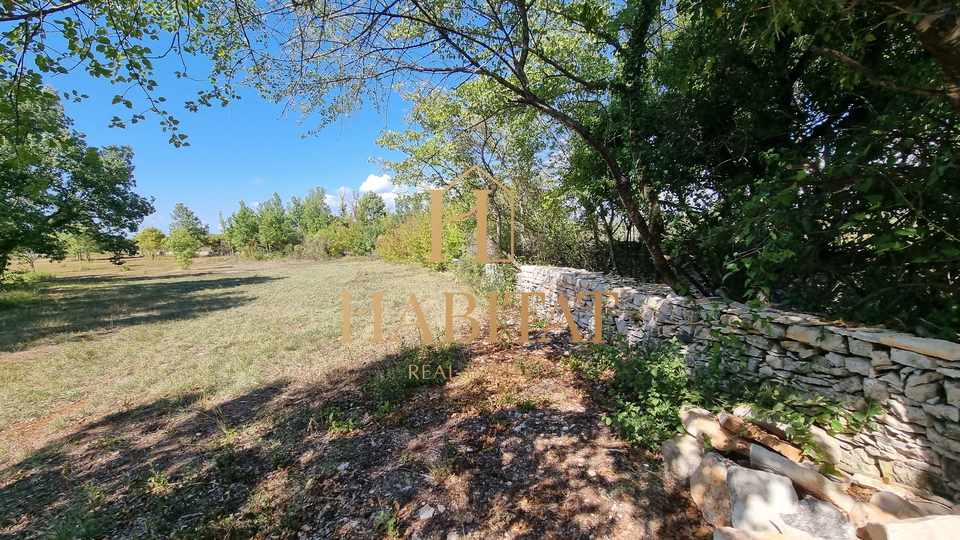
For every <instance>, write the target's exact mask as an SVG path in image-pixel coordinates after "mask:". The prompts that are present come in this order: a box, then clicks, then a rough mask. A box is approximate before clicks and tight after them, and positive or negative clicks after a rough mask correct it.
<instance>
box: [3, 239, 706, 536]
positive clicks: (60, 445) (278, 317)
mask: <svg viewBox="0 0 960 540" xmlns="http://www.w3.org/2000/svg"><path fill="white" fill-rule="evenodd" d="M37 266H38V268H37V270H38V271H39V272H49V273H56V274H57V277H56V278H55V279H52V280H49V281H41V282H37V283H31V284H29V286H23V287H20V288H15V289H9V288H7V290H5V291H3V292H2V294H4V295H5V296H3V297H0V538H23V539H33V538H54V539H64V540H65V539H74V538H81V539H101V538H131V539H133V538H138V539H139V538H243V539H247V538H377V539H379V538H397V537H403V538H420V539H422V540H434V539H436V540H446V539H451V538H454V539H461V538H462V539H466V538H472V539H486V538H494V537H496V538H528V539H533V538H557V539H559V538H564V539H568V538H637V537H641V536H643V537H649V538H689V537H691V536H708V535H709V534H710V529H709V528H707V527H704V526H703V524H702V522H700V520H699V517H698V514H697V512H696V510H695V509H691V507H690V505H689V502H688V501H686V500H684V499H682V498H681V499H679V500H677V499H668V498H666V497H665V495H664V493H663V490H662V487H661V485H660V483H659V481H658V478H657V475H656V468H657V466H658V465H657V460H655V459H652V456H649V455H644V454H643V453H639V452H637V451H635V450H633V449H631V448H630V447H629V446H628V445H626V444H624V443H622V442H621V441H619V440H617V438H616V436H615V434H614V433H612V432H611V430H610V429H609V428H608V427H607V426H606V425H605V424H604V422H603V416H602V415H603V411H602V409H601V408H600V407H598V406H597V405H596V404H595V401H594V400H593V399H592V397H591V392H592V391H593V388H594V386H595V384H593V383H591V382H589V381H587V382H585V381H583V380H581V379H580V378H579V377H578V376H577V375H576V374H575V373H573V372H571V371H570V370H569V369H566V367H565V364H564V361H565V355H569V354H570V349H569V343H566V342H565V341H564V340H560V341H557V342H552V343H548V344H536V345H535V346H533V345H523V344H517V343H514V344H510V343H498V344H486V343H481V342H475V343H471V344H467V345H464V346H449V345H443V344H438V343H433V344H421V343H420V340H419V338H420V336H419V335H418V332H417V330H416V329H413V328H408V329H406V330H405V332H403V333H402V334H401V336H402V337H403V340H402V341H401V342H399V343H370V341H369V340H370V338H371V337H372V324H371V323H372V317H371V314H370V313H369V312H368V313H366V314H364V315H360V316H357V317H354V319H353V324H352V334H353V337H354V339H355V340H356V341H355V342H354V343H349V344H342V343H338V342H337V340H338V339H339V338H340V336H341V330H342V307H341V306H342V304H341V296H340V293H341V292H354V293H356V294H355V296H354V298H356V300H355V301H356V302H357V304H356V305H354V310H356V309H359V308H361V307H364V305H363V302H362V301H360V300H359V299H360V298H361V293H363V296H366V295H365V293H368V292H375V291H377V292H384V293H385V294H384V298H383V319H384V332H385V335H386V336H389V335H391V334H392V333H393V330H394V328H395V327H396V325H397V322H398V320H399V318H400V316H401V313H402V310H403V308H404V306H405V305H406V303H407V300H408V299H409V297H410V295H411V294H415V295H416V296H417V298H418V299H419V300H420V304H421V306H422V307H423V312H424V314H425V316H426V318H427V319H428V323H429V325H430V327H431V329H432V330H433V331H434V333H435V334H439V333H440V332H439V331H440V329H442V328H443V318H442V317H443V309H444V305H443V296H442V294H441V293H442V292H454V291H464V290H466V289H465V288H464V286H463V285H461V284H458V283H456V282H454V281H452V280H450V279H447V278H445V277H443V276H441V275H438V274H436V273H432V272H429V271H427V270H424V269H421V268H418V267H411V266H396V265H389V264H386V263H383V262H379V261H375V260H369V259H357V260H340V261H331V262H321V263H317V262H310V263H307V262H298V261H285V260H273V261H259V262H257V261H238V260H233V259H224V258H208V259H199V260H197V262H196V264H195V265H194V266H193V267H192V268H190V269H189V270H179V269H177V268H175V267H174V265H173V263H172V262H171V261H165V260H157V261H149V260H142V259H134V260H131V261H129V262H128V269H123V268H121V267H116V266H112V265H110V264H109V263H107V262H105V261H94V262H91V263H87V262H84V263H83V265H82V269H81V268H80V264H79V263H77V262H76V261H74V262H66V263H61V264H50V263H38V265H37ZM458 310H462V307H460V308H458ZM504 319H513V320H512V321H510V322H505V324H507V325H510V324H513V325H515V324H516V320H515V319H516V316H515V314H511V313H507V314H505V315H504ZM410 321H411V319H410V318H409V315H408V319H407V321H406V322H410ZM513 331H514V333H515V331H516V329H515V328H514V329H513ZM412 363H415V364H418V365H422V364H425V363H426V364H432V365H443V366H446V369H447V370H448V371H447V373H451V372H452V375H453V376H452V379H451V380H449V381H447V380H445V379H441V378H437V379H434V380H432V381H423V380H412V379H410V378H409V372H408V365H409V364H412Z"/></svg>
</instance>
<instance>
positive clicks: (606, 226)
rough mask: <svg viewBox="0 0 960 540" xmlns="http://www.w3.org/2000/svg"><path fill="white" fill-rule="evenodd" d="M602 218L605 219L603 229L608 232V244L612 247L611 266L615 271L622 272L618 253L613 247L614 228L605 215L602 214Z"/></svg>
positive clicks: (616, 272)
mask: <svg viewBox="0 0 960 540" xmlns="http://www.w3.org/2000/svg"><path fill="white" fill-rule="evenodd" d="M610 219H613V218H610ZM600 220H601V221H603V231H604V232H605V233H606V234H607V245H608V246H609V248H610V266H611V267H613V273H615V274H620V268H619V267H618V266H617V254H616V252H615V251H614V249H613V229H611V228H610V224H609V223H607V218H606V217H605V216H600Z"/></svg>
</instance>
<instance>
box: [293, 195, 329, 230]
mask: <svg viewBox="0 0 960 540" xmlns="http://www.w3.org/2000/svg"><path fill="white" fill-rule="evenodd" d="M290 215H291V217H292V218H293V222H294V226H295V227H296V228H297V229H298V230H299V231H300V232H301V233H303V234H304V235H312V234H316V233H317V231H319V230H320V229H322V228H324V227H326V226H327V225H329V224H330V206H329V205H328V204H327V192H326V190H324V189H323V188H322V187H316V188H310V189H308V190H307V196H306V197H304V198H303V199H300V198H299V197H291V199H290Z"/></svg>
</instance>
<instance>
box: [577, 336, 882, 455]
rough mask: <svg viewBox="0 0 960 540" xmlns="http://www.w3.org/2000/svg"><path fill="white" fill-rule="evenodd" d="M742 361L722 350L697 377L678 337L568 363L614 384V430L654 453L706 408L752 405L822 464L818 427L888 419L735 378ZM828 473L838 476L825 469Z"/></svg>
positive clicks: (590, 349)
mask: <svg viewBox="0 0 960 540" xmlns="http://www.w3.org/2000/svg"><path fill="white" fill-rule="evenodd" d="M728 362H736V360H734V359H729V358H723V357H722V356H721V355H720V352H719V351H716V350H715V351H714V352H713V354H712V356H711V359H710V361H709V362H708V364H707V365H706V366H704V367H702V368H700V369H698V370H697V371H696V373H695V375H694V376H693V377H691V376H690V374H689V370H688V368H687V366H686V364H685V362H684V355H683V352H682V349H681V345H680V343H679V342H677V341H676V340H675V339H673V340H670V341H666V342H661V343H658V344H656V345H652V346H646V347H641V348H630V347H628V346H626V345H625V344H622V343H621V344H619V345H618V346H613V345H608V344H605V343H602V344H590V345H589V346H587V347H584V348H582V349H581V350H580V351H578V352H577V353H575V354H573V355H571V356H570V358H569V359H568V360H567V363H568V365H569V366H570V368H571V369H574V370H575V371H578V372H579V373H580V374H581V375H582V376H584V377H585V378H587V379H589V380H592V381H593V380H599V379H603V380H605V381H606V382H607V383H608V391H607V396H606V398H605V401H606V402H607V405H608V406H609V407H610V408H611V409H612V411H613V412H612V413H611V414H610V415H608V416H607V418H606V422H607V424H608V425H613V426H615V427H617V428H618V429H619V430H620V431H621V433H622V434H623V436H624V437H625V438H626V439H628V440H629V441H630V442H632V443H635V444H638V445H640V446H642V447H645V448H649V449H657V448H659V446H660V444H661V443H662V442H663V441H665V440H667V439H669V438H671V437H673V436H674V435H676V434H677V433H681V432H683V426H682V425H681V423H680V415H679V414H678V413H679V411H680V408H681V407H682V406H684V405H688V404H689V405H698V406H701V407H704V408H706V409H709V410H713V411H717V410H720V409H722V408H728V409H729V408H730V407H733V406H735V405H737V404H741V403H743V404H748V405H750V406H751V409H752V410H753V412H752V413H751V414H752V417H753V418H759V419H763V420H767V421H774V422H776V423H782V424H785V425H787V426H788V428H787V434H788V435H789V436H790V437H791V439H792V441H793V442H794V443H795V444H797V445H798V446H799V447H800V448H801V450H802V451H803V453H804V454H805V455H807V456H810V457H812V458H814V459H818V460H820V459H821V458H822V457H823V456H822V449H821V448H819V447H818V446H817V445H816V443H815V442H814V439H813V436H812V433H811V431H810V425H812V424H814V423H816V424H819V425H820V426H822V427H823V428H824V429H826V430H827V432H828V433H831V434H833V433H839V432H854V433H855V432H858V431H860V430H862V429H863V428H865V427H869V428H871V429H875V427H876V424H875V423H874V422H873V420H872V417H874V416H876V415H878V414H881V413H882V411H881V410H880V408H879V407H878V406H877V405H876V404H873V403H870V404H868V406H867V408H866V409H864V410H862V411H858V412H854V413H849V412H848V411H846V410H844V409H843V408H842V407H841V404H840V403H838V402H836V401H834V400H831V399H827V398H824V397H822V396H807V395H804V394H801V393H800V392H798V391H796V390H794V389H791V388H788V387H783V386H775V385H771V384H768V383H760V382H753V381H750V380H747V379H744V378H742V377H739V376H735V375H734V374H733V372H732V371H731V370H730V369H729V367H728V365H729V364H728ZM822 472H830V471H829V470H823V471H822Z"/></svg>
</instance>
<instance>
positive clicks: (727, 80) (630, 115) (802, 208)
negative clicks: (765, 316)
mask: <svg viewBox="0 0 960 540" xmlns="http://www.w3.org/2000/svg"><path fill="white" fill-rule="evenodd" d="M763 5H764V4H763V3H761V2H742V3H731V2H723V1H714V2H701V3H696V4H688V5H683V6H682V7H683V9H682V10H681V11H680V13H679V14H678V18H677V20H678V24H677V25H676V26H675V27H674V28H673V29H672V31H671V32H670V33H669V35H667V36H666V38H667V39H666V40H665V41H664V42H663V44H662V47H661V48H660V50H658V54H657V56H656V59H655V60H653V61H651V64H650V65H649V66H648V67H643V68H641V67H638V68H637V69H636V70H635V76H634V81H635V85H636V87H637V88H639V90H637V91H636V93H634V94H633V95H632V97H631V99H632V100H633V102H632V104H631V103H629V102H627V101H626V99H625V98H618V99H616V100H614V101H613V102H611V103H610V104H609V105H608V106H607V109H608V110H609V111H611V112H612V113H614V114H611V115H607V116H602V117H601V116H598V117H597V119H596V120H595V121H594V123H593V124H592V125H593V126H594V129H596V130H598V131H600V130H607V131H608V132H610V133H611V134H612V135H609V136H607V137H606V138H607V139H616V140H620V141H623V144H622V145H617V146H614V147H613V149H614V152H615V153H617V154H621V155H629V156H631V157H632V159H633V160H634V163H635V171H636V173H635V174H638V175H642V176H643V177H645V178H646V182H647V184H648V185H649V186H651V188H652V189H653V193H654V194H655V195H656V199H654V197H650V196H648V197H647V200H648V201H654V200H659V201H662V202H663V203H664V204H663V205H662V206H664V208H661V209H660V213H661V215H662V216H664V219H663V221H662V222H663V224H664V228H663V230H662V233H661V234H663V237H664V245H665V248H666V249H668V250H669V251H671V252H672V255H673V257H672V260H673V262H674V263H675V265H676V266H681V265H682V266H683V267H685V268H686V267H692V268H694V269H695V270H697V271H698V273H699V276H697V277H695V278H694V279H697V280H698V281H702V282H703V283H704V285H705V286H704V288H705V289H706V290H708V291H715V290H718V289H719V290H720V292H722V293H723V294H725V295H727V296H730V297H732V298H734V299H737V300H754V299H760V300H768V301H769V300H773V301H776V302H778V303H788V304H790V305H792V306H794V307H796V308H798V309H807V310H814V311H820V312H829V313H831V314H833V315H842V316H844V317H845V318H852V319H855V320H859V321H863V322H876V323H885V324H890V325H896V326H901V327H906V328H908V329H910V330H916V331H918V332H921V333H924V332H929V333H940V334H942V335H944V336H945V337H951V336H952V337H953V338H954V339H955V337H956V330H957V329H960V317H958V314H957V311H956V308H955V306H956V305H957V302H956V294H957V292H958V291H960V289H958V283H957V281H956V277H955V276H957V275H958V272H960V266H958V261H960V258H958V255H960V241H958V238H957V235H956V234H955V233H954V232H953V231H956V230H960V212H958V211H957V206H956V205H955V204H954V203H953V201H955V200H957V199H958V198H960V192H958V186H960V167H958V166H957V163H958V159H960V155H958V152H960V129H958V125H957V119H956V118H955V117H954V115H953V105H952V102H951V101H950V100H949V99H945V95H939V96H937V95H933V96H931V95H930V94H929V93H928V92H927V90H929V89H936V88H937V87H938V86H940V83H939V82H938V81H939V80H940V79H941V77H942V75H941V73H940V70H941V67H940V66H939V64H938V60H937V58H935V57H933V56H931V55H930V54H929V52H928V51H927V49H926V47H925V45H924V44H923V43H922V42H921V41H919V40H917V39H914V37H913V36H914V32H915V28H914V27H913V25H910V24H903V22H902V21H901V20H899V19H898V18H897V17H892V16H890V15H887V14H885V13H884V12H883V11H882V10H880V11H873V12H870V11H869V10H866V9H865V8H864V7H863V5H862V4H860V5H859V6H860V7H850V10H847V9H846V8H845V9H842V10H840V9H837V10H831V7H830V6H831V5H832V4H831V3H830V2H826V3H804V2H800V1H796V2H786V3H785V5H786V6H787V7H788V9H786V10H785V11H784V12H776V13H774V12H772V11H770V10H766V9H760V8H761V7H762V6H763ZM851 5H852V4H851ZM781 17H783V18H781ZM824 51H834V52H839V51H843V56H842V57H841V56H838V55H832V54H831V53H826V54H825V53H824ZM894 81H895V82H894ZM641 90H642V91H641ZM638 104H639V105H638ZM618 133H619V134H622V136H617V134H618ZM628 133H632V134H633V136H632V137H628V136H627V134H628ZM631 141H632V142H631ZM622 160H623V159H622ZM601 161H602V160H600V159H599V157H598V156H597V155H596V153H595V152H594V149H593V148H592V147H588V146H586V145H582V146H581V148H580V149H579V151H578V152H575V159H574V160H572V163H573V165H574V167H575V168H577V169H579V171H577V175H576V176H577V177H578V182H579V183H578V185H579V186H590V185H593V186H596V182H595V180H594V179H595V178H596V177H597V174H598V171H599V170H600V168H601V167H602V165H598V163H601ZM623 161H625V160H623ZM691 273H692V272H691ZM918 326H919V327H920V329H919V330H917V327H918Z"/></svg>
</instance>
